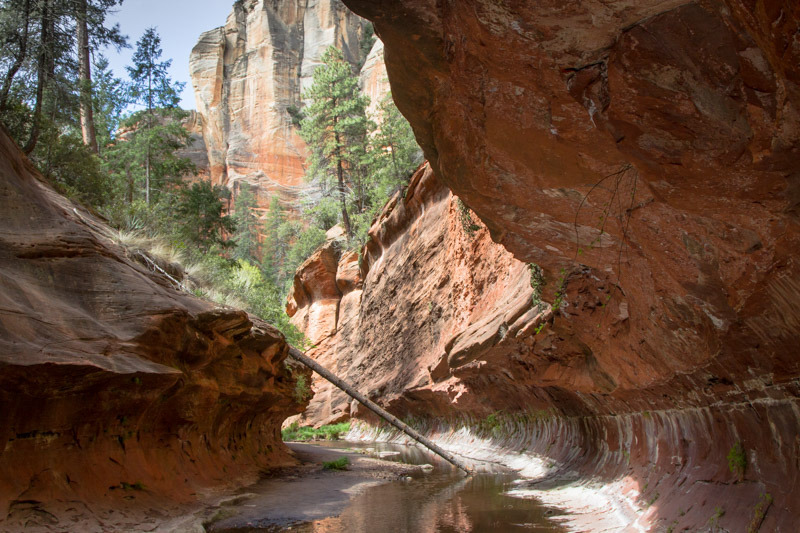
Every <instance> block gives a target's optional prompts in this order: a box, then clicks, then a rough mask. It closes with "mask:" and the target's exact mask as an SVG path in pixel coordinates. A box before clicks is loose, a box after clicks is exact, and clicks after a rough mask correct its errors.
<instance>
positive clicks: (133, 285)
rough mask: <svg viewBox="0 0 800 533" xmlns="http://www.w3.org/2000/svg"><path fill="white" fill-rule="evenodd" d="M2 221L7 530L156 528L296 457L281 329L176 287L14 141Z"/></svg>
mask: <svg viewBox="0 0 800 533" xmlns="http://www.w3.org/2000/svg"><path fill="white" fill-rule="evenodd" d="M0 213H2V216H0V413H2V416H0V509H2V510H3V513H2V515H0V531H21V530H23V529H24V530H25V531H38V530H51V531H104V530H114V531H131V530H134V529H137V530H138V529H139V528H141V527H143V526H142V524H143V523H149V522H152V526H153V527H155V525H157V524H158V523H161V522H163V520H164V519H166V517H168V516H169V515H171V514H175V513H176V512H177V513H180V512H181V511H180V509H181V505H182V504H185V503H190V502H193V501H196V500H197V498H198V497H199V495H201V494H203V491H205V490H206V489H209V488H212V487H214V488H220V487H230V486H233V485H235V484H237V483H240V482H243V481H245V480H252V479H254V477H255V476H256V475H257V473H258V472H259V471H260V470H261V469H264V468H269V467H274V466H280V465H286V464H291V463H293V461H294V460H293V459H292V457H291V456H290V455H289V453H288V450H287V449H286V448H285V447H284V446H283V444H282V442H281V438H280V433H279V428H280V425H281V423H282V421H283V420H284V419H285V418H286V417H287V416H289V415H292V414H295V413H297V412H299V411H300V410H301V408H302V406H301V405H298V404H297V403H296V399H295V378H294V377H293V375H298V374H297V372H300V373H302V372H303V371H298V370H294V371H292V370H291V368H290V367H289V366H287V364H286V362H285V360H286V357H287V353H288V346H287V344H286V342H285V340H284V338H283V336H282V335H281V334H280V333H279V332H278V331H277V330H275V329H274V328H272V327H271V326H269V325H268V324H266V323H264V322H262V321H260V320H258V319H256V318H253V317H249V316H248V315H247V314H246V313H244V312H242V311H236V310H232V309H227V308H225V309H222V308H217V307H215V306H214V305H213V304H211V303H208V302H205V301H201V300H199V299H197V298H194V297H192V296H190V295H188V294H186V293H185V292H180V291H178V290H176V289H175V288H174V287H173V285H172V282H171V281H170V280H169V279H168V278H167V277H166V276H161V275H159V274H155V273H154V272H153V271H152V269H153V267H152V265H150V264H149V263H147V261H146V260H144V259H143V257H142V256H141V255H139V254H138V253H137V252H132V251H128V250H126V249H124V248H122V247H121V246H119V245H117V244H115V243H114V242H113V241H112V239H111V236H112V231H111V230H110V229H109V228H108V227H106V226H105V225H104V224H103V223H102V222H100V221H99V219H97V218H95V217H94V216H93V215H92V214H90V213H89V212H87V211H86V210H85V209H83V208H82V207H79V206H76V205H75V204H72V203H71V202H70V201H68V200H66V199H65V198H63V197H62V196H60V195H59V194H57V193H55V192H54V191H53V190H52V189H51V188H49V187H48V186H46V185H44V183H43V179H42V178H41V176H40V175H39V174H38V173H37V172H36V171H35V170H33V167H32V166H31V165H30V163H29V162H28V161H27V160H26V159H25V158H24V157H23V156H22V154H21V152H20V151H19V150H18V149H17V147H16V146H14V144H13V142H12V141H11V140H10V139H9V138H8V136H7V135H6V134H5V133H3V132H0ZM148 521H149V522H148ZM148 527H149V526H148Z"/></svg>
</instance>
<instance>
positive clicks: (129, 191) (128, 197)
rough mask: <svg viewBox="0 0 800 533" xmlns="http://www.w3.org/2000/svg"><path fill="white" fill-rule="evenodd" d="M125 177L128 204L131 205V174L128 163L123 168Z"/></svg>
mask: <svg viewBox="0 0 800 533" xmlns="http://www.w3.org/2000/svg"><path fill="white" fill-rule="evenodd" d="M125 177H126V178H127V180H128V192H127V199H128V205H131V204H132V203H133V175H132V174H131V166H130V164H129V165H127V167H126V168H125Z"/></svg>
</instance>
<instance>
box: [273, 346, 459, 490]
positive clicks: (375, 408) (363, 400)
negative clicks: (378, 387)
mask: <svg viewBox="0 0 800 533" xmlns="http://www.w3.org/2000/svg"><path fill="white" fill-rule="evenodd" d="M289 357H291V358H292V359H294V360H295V361H297V362H299V363H302V364H304V365H305V366H307V367H308V368H310V369H311V370H313V371H314V372H316V373H317V374H319V375H320V376H322V377H323V378H325V379H326V380H328V381H330V382H331V383H332V384H333V385H335V386H336V387H338V388H339V389H341V390H343V391H344V392H346V393H347V394H348V395H349V396H350V397H351V398H355V399H356V400H357V401H358V402H359V403H360V404H361V405H363V406H364V407H366V408H367V409H369V410H370V411H372V412H373V413H375V414H376V415H378V416H379V417H381V418H382V419H384V420H386V421H387V422H389V423H390V424H391V425H393V426H394V427H396V428H397V429H399V430H400V431H402V432H403V433H405V434H406V435H408V436H409V437H411V438H412V439H414V440H415V441H417V442H419V443H420V444H422V445H423V446H425V447H426V448H428V449H429V450H430V451H432V452H433V453H435V454H436V455H438V456H440V457H441V458H442V459H444V460H445V461H447V462H448V463H450V464H452V465H455V466H456V467H458V468H460V469H461V470H463V471H464V472H466V473H467V474H471V473H472V472H471V471H470V468H469V467H468V466H467V465H466V464H465V463H464V462H463V461H462V460H461V459H459V458H457V457H455V456H454V455H453V454H451V453H450V452H447V451H445V450H443V449H442V448H440V447H439V446H438V445H436V444H435V443H434V442H433V441H431V440H430V439H428V438H426V437H424V436H423V435H422V434H420V433H419V432H418V431H417V430H415V429H414V428H411V427H409V426H408V425H406V424H405V423H404V422H403V421H401V420H400V419H399V418H397V417H396V416H394V415H392V414H391V413H389V412H388V411H386V410H385V409H383V408H382V407H381V406H379V405H378V404H376V403H375V402H373V401H372V400H370V399H368V398H367V397H366V396H364V395H363V394H361V393H360V392H358V391H357V390H356V389H355V388H354V387H353V386H352V385H351V384H350V383H347V382H346V381H344V380H343V379H340V378H338V377H337V376H336V375H335V374H334V373H333V372H331V371H330V370H328V369H327V368H325V367H324V366H322V365H320V364H319V363H318V362H316V361H315V360H313V359H311V358H310V357H308V356H307V355H306V354H304V353H303V352H301V351H300V350H298V349H297V348H294V347H290V348H289Z"/></svg>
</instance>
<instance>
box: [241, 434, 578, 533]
mask: <svg viewBox="0 0 800 533" xmlns="http://www.w3.org/2000/svg"><path fill="white" fill-rule="evenodd" d="M333 444H335V445H336V446H337V447H340V448H347V447H356V446H359V445H356V444H352V443H333ZM359 447H371V448H374V449H375V451H376V452H377V451H386V450H396V451H399V452H400V454H399V455H396V456H391V457H386V459H387V460H398V461H402V462H406V463H413V464H425V463H429V464H433V465H434V466H435V468H434V470H433V472H432V473H430V474H427V475H422V476H417V477H415V478H414V479H412V480H406V481H395V482H391V483H386V484H384V485H380V486H377V487H371V488H369V489H368V490H366V491H365V492H363V493H362V494H359V495H357V496H355V497H354V498H353V499H352V500H350V502H349V503H348V504H347V506H346V507H345V508H344V510H343V511H342V512H341V514H339V515H338V516H335V517H331V518H325V519H321V520H315V521H313V522H309V523H304V524H293V525H291V526H288V525H287V526H283V527H272V528H270V529H247V530H238V531H240V532H244V531H248V532H255V531H261V532H265V531H271V532H274V531H289V530H291V531H295V532H301V533H373V532H375V533H378V532H380V533H383V532H392V533H394V532H397V533H402V532H408V533H483V532H514V531H525V532H545V531H546V532H556V531H564V530H563V529H562V528H560V527H559V526H557V525H555V524H554V523H553V522H551V521H550V520H548V518H547V517H548V516H550V515H551V514H552V512H553V511H551V510H549V509H547V508H545V507H542V506H541V505H540V504H539V503H538V502H536V501H533V500H526V499H518V498H512V497H509V496H506V495H505V492H506V491H507V490H509V489H510V488H511V482H512V481H513V480H514V479H516V477H515V476H514V475H513V474H510V473H493V474H480V475H476V476H472V477H464V476H463V475H462V474H461V473H460V472H459V471H457V470H456V469H455V468H453V467H451V466H450V465H449V464H448V463H445V462H444V461H442V460H439V459H438V458H435V456H432V455H429V454H428V453H427V452H426V451H423V450H421V449H419V448H415V447H403V446H396V445H388V444H382V445H377V444H372V445H361V446H359Z"/></svg>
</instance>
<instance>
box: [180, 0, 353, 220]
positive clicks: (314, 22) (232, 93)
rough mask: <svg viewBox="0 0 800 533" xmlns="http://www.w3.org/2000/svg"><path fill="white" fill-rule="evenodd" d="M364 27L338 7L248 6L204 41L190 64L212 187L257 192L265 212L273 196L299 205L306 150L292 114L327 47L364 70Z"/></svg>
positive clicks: (331, 0) (285, 2)
mask: <svg viewBox="0 0 800 533" xmlns="http://www.w3.org/2000/svg"><path fill="white" fill-rule="evenodd" d="M364 24H365V21H364V20H363V19H361V18H360V17H358V16H356V15H355V14H353V13H352V12H351V11H349V10H348V9H347V8H345V7H344V5H342V3H341V2H340V1H339V0H319V1H315V2H306V1H299V0H281V1H279V2H268V1H265V0H246V1H244V2H241V3H239V2H237V3H236V4H234V6H233V11H232V13H231V14H230V16H229V17H228V20H227V23H226V24H225V26H223V27H220V28H216V29H214V30H211V31H208V32H205V33H203V34H202V35H201V36H200V38H199V41H198V43H197V45H195V47H194V49H193V50H192V54H191V57H190V60H189V65H190V73H191V77H192V85H193V87H194V92H195V98H196V100H197V112H198V114H199V115H201V117H202V131H203V140H204V142H205V145H206V149H207V153H208V168H209V174H210V176H211V178H212V180H213V182H214V183H217V184H221V185H225V186H227V187H229V188H231V189H232V190H233V191H234V193H235V192H237V191H238V188H237V183H238V182H240V181H244V182H247V183H250V184H251V185H254V186H255V187H256V192H257V195H258V200H259V205H260V206H261V207H267V206H268V205H269V202H270V198H271V197H272V196H273V195H277V196H278V197H279V198H281V199H282V200H283V201H284V202H286V203H287V204H288V205H290V206H295V205H297V202H298V201H299V198H300V197H301V195H303V194H304V193H305V192H307V189H308V184H306V183H305V182H304V181H303V175H304V173H305V158H306V148H305V143H304V142H303V140H302V139H301V138H300V137H299V135H298V130H297V127H296V126H294V125H293V124H292V116H291V115H290V114H289V109H290V108H291V107H294V108H297V109H299V108H300V107H302V93H303V91H304V90H305V89H306V88H308V87H309V86H310V85H311V81H312V75H313V71H314V68H315V67H316V66H318V65H319V64H320V58H321V57H322V54H323V53H324V52H325V50H326V49H327V48H328V47H329V46H336V47H337V48H339V49H341V50H342V51H343V53H344V56H345V58H346V59H347V60H349V61H350V62H351V63H353V64H354V65H355V64H357V63H358V61H359V59H360V58H359V53H360V51H359V42H360V39H361V37H362V35H363V25H364Z"/></svg>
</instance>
